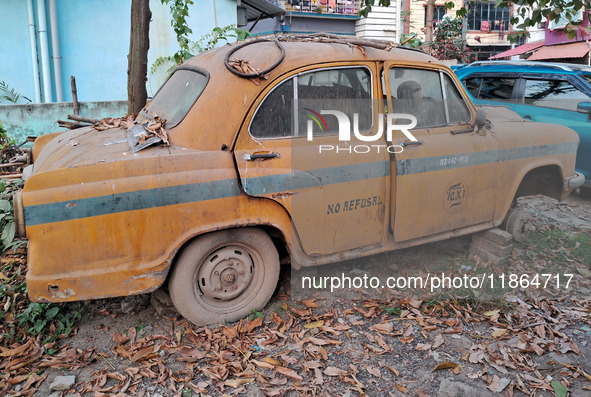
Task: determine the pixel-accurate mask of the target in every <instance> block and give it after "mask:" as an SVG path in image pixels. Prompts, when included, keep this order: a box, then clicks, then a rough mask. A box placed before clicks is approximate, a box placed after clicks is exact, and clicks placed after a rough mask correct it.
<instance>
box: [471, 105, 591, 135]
mask: <svg viewBox="0 0 591 397" xmlns="http://www.w3.org/2000/svg"><path fill="white" fill-rule="evenodd" d="M588 103H589V105H591V102H588ZM486 124H487V121H486V111H485V110H484V109H478V110H477V111H476V126H477V127H478V128H479V129H480V128H482V127H484V126H485V125H486Z"/></svg>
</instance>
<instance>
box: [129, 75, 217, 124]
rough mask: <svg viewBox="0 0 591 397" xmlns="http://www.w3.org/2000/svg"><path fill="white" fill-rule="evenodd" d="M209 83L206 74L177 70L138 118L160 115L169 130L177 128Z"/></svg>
mask: <svg viewBox="0 0 591 397" xmlns="http://www.w3.org/2000/svg"><path fill="white" fill-rule="evenodd" d="M207 81H208V78H207V76H205V74H201V73H199V72H197V71H195V70H190V69H177V70H176V71H175V72H174V73H173V74H172V76H170V78H169V79H168V80H166V83H164V85H163V86H162V87H161V88H160V89H159V90H158V92H157V93H156V95H155V96H154V99H152V101H151V102H150V103H149V104H148V105H147V106H146V108H145V110H143V111H142V113H140V114H139V116H138V118H140V119H141V118H151V117H154V116H155V115H158V116H159V117H160V118H161V119H162V120H166V127H167V128H172V127H174V126H176V125H177V124H178V123H180V122H181V121H182V120H183V119H184V118H185V116H186V115H187V113H189V110H190V109H191V107H192V106H193V104H194V103H195V101H197V98H199V96H200V95H201V93H202V92H203V90H204V89H205V86H206V85H207Z"/></svg>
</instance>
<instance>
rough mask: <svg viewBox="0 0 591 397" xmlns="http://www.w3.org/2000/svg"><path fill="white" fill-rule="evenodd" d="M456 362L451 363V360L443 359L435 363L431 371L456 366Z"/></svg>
mask: <svg viewBox="0 0 591 397" xmlns="http://www.w3.org/2000/svg"><path fill="white" fill-rule="evenodd" d="M456 367H458V364H456V363H452V362H451V361H444V362H442V363H439V364H437V366H436V367H435V368H434V369H433V371H441V370H442V369H449V368H456Z"/></svg>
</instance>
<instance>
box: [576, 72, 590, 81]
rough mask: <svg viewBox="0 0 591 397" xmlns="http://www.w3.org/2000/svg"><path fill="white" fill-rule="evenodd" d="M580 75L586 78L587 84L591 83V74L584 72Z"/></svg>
mask: <svg viewBox="0 0 591 397" xmlns="http://www.w3.org/2000/svg"><path fill="white" fill-rule="evenodd" d="M579 76H581V77H582V78H584V79H585V81H586V82H587V84H591V74H588V73H583V74H580V75H579Z"/></svg>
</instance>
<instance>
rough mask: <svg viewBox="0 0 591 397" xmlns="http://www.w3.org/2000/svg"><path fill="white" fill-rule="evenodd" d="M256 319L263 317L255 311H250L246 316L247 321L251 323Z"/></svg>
mask: <svg viewBox="0 0 591 397" xmlns="http://www.w3.org/2000/svg"><path fill="white" fill-rule="evenodd" d="M257 317H265V315H264V314H263V313H261V312H259V311H258V310H257V309H252V310H251V313H250V314H249V315H248V321H253V320H255V319H256V318H257Z"/></svg>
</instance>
